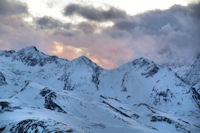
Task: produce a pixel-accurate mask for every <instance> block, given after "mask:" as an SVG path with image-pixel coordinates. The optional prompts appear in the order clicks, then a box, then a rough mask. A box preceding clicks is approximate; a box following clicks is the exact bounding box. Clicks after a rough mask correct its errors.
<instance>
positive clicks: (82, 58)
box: [72, 56, 92, 62]
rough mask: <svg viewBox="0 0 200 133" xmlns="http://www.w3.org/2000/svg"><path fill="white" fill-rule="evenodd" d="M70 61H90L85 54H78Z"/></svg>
mask: <svg viewBox="0 0 200 133" xmlns="http://www.w3.org/2000/svg"><path fill="white" fill-rule="evenodd" d="M72 61H79V62H82V61H83V62H92V61H91V60H90V59H89V58H87V57H86V56H80V57H78V58H76V59H74V60H72Z"/></svg>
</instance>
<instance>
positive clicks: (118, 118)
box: [0, 47, 200, 133]
mask: <svg viewBox="0 0 200 133" xmlns="http://www.w3.org/2000/svg"><path fill="white" fill-rule="evenodd" d="M196 68H197V69H198V68H199V67H198V66H197V67H195V69H196ZM197 72H199V70H197ZM192 77H193V76H192V72H191V78H192ZM194 79H196V78H195V77H194ZM197 81H199V80H197ZM199 87H200V86H199V84H196V85H190V84H188V83H187V82H185V81H184V80H183V79H182V78H180V77H179V76H177V74H176V73H174V72H173V71H172V70H171V69H169V68H168V67H163V66H160V65H158V64H156V63H154V62H153V61H150V60H148V59H144V58H139V59H136V60H134V61H132V62H129V63H127V64H124V65H122V66H120V67H119V68H116V69H112V70H106V69H103V68H101V67H99V66H98V65H97V64H95V63H93V62H92V61H91V60H89V59H88V58H87V57H84V56H82V57H79V58H77V59H75V60H72V61H68V60H65V59H60V58H58V57H56V56H48V55H46V54H44V53H42V52H40V51H39V50H37V48H35V47H27V48H25V49H21V50H19V51H1V52H0V132H3V133H7V132H11V133H22V132H28V133H32V132H33V133H35V132H45V133H46V132H63V133H64V132H73V133H78V132H80V133H83V132H84V133H90V132H91V133H133V132H137V133H151V132H152V133H169V132H170V133H171V132H173V133H174V132H181V133H182V132H183V133H185V132H186V133H189V132H191V133H199V132H200V95H199V90H200V88H199Z"/></svg>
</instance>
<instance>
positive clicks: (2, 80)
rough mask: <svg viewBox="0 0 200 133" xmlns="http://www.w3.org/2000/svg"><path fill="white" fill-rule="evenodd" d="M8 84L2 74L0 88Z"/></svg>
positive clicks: (0, 74)
mask: <svg viewBox="0 0 200 133" xmlns="http://www.w3.org/2000/svg"><path fill="white" fill-rule="evenodd" d="M6 84H7V82H6V78H5V77H4V75H3V73H2V72H0V86H2V85H6Z"/></svg>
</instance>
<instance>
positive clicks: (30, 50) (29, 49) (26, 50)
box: [18, 46, 39, 53]
mask: <svg viewBox="0 0 200 133" xmlns="http://www.w3.org/2000/svg"><path fill="white" fill-rule="evenodd" d="M18 52H19V53H21V52H23V53H34V52H39V50H38V49H37V48H36V47H35V46H29V47H25V48H23V49H20V50H19V51H18Z"/></svg>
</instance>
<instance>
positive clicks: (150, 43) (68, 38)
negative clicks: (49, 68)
mask: <svg viewBox="0 0 200 133" xmlns="http://www.w3.org/2000/svg"><path fill="white" fill-rule="evenodd" d="M0 18H1V19H0V50H11V49H14V50H19V49H21V48H24V47H27V46H32V45H34V46H36V47H37V48H38V49H39V50H41V51H42V52H44V53H46V54H50V55H57V56H59V57H61V58H65V59H68V60H73V59H74V58H77V57H79V56H83V55H84V56H87V57H88V58H90V59H91V60H92V61H94V62H95V63H97V64H98V65H100V66H102V67H104V68H107V69H111V68H116V67H118V66H120V65H122V64H124V63H126V62H129V61H132V60H134V59H136V58H139V57H144V58H148V59H150V60H153V61H155V62H156V63H159V64H191V63H192V62H193V61H194V59H195V57H196V56H197V55H198V54H199V53H200V1H199V0H140V1H138V0H123V1H122V0H59V1H58V0H0Z"/></svg>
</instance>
